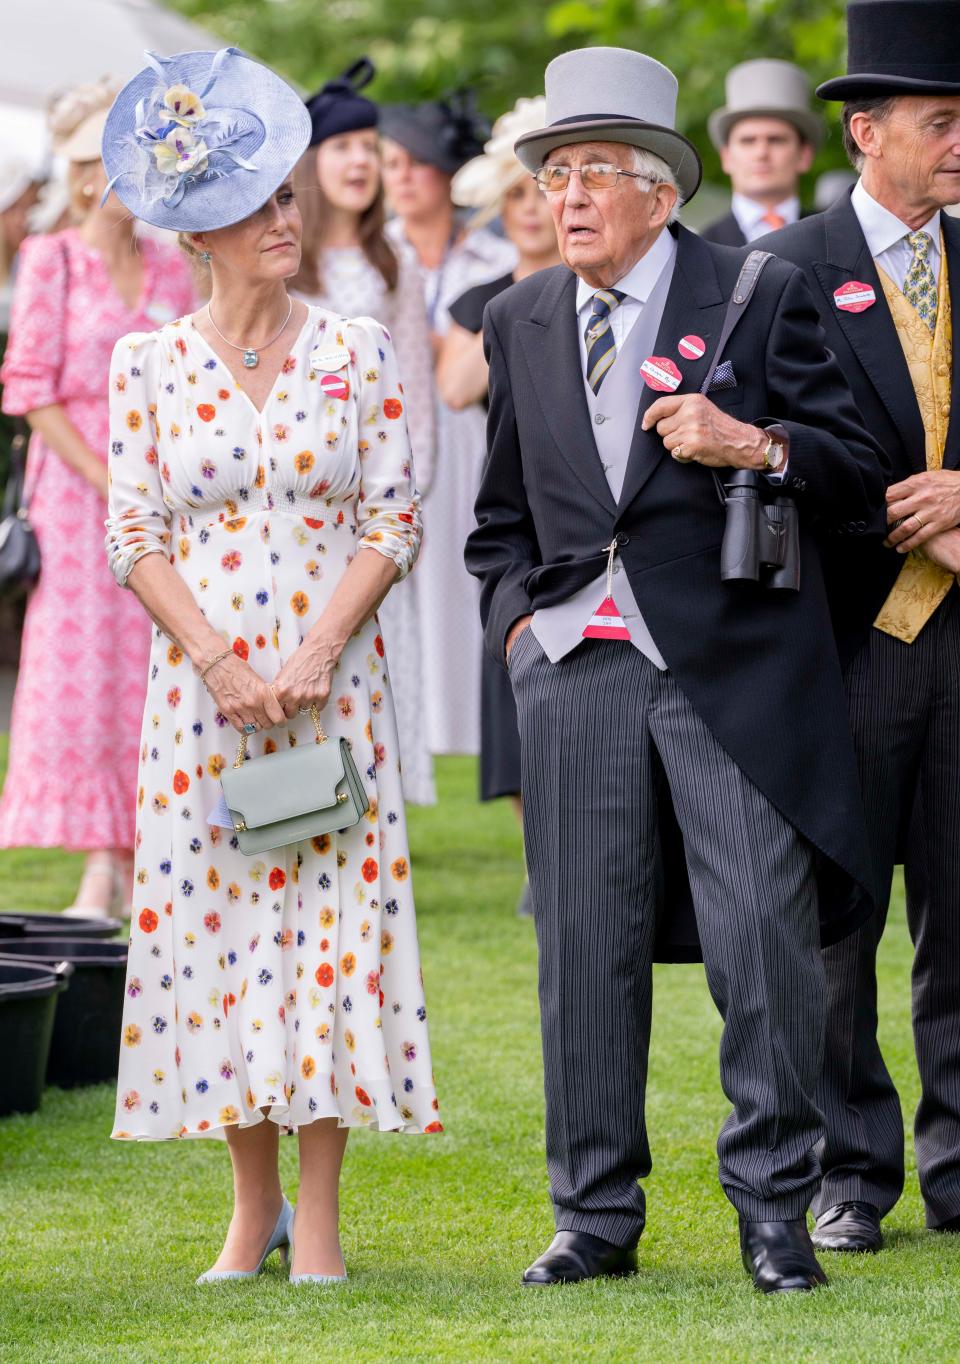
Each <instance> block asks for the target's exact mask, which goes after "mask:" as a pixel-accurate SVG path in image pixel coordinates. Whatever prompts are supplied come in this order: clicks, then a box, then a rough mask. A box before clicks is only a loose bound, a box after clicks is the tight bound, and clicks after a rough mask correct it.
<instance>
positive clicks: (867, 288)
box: [833, 279, 877, 313]
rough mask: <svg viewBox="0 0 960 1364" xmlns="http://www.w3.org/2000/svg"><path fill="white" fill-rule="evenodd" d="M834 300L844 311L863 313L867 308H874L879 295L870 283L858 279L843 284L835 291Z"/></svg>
mask: <svg viewBox="0 0 960 1364" xmlns="http://www.w3.org/2000/svg"><path fill="white" fill-rule="evenodd" d="M833 301H834V303H835V304H836V305H837V307H838V308H839V309H840V311H841V312H844V313H862V312H864V311H865V310H866V309H867V308H872V307H873V305H874V304H875V303H876V301H877V295H876V293H875V291H874V289H873V287H872V285H869V284H862V283H861V282H860V280H858V279H851V280H848V281H847V283H846V284H841V286H840V288H839V289H834V291H833Z"/></svg>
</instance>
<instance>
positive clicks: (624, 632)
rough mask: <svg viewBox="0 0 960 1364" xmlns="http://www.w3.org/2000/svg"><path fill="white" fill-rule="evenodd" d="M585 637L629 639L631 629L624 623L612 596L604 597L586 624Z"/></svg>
mask: <svg viewBox="0 0 960 1364" xmlns="http://www.w3.org/2000/svg"><path fill="white" fill-rule="evenodd" d="M581 638H583V639H629V638H630V631H629V630H628V629H627V627H626V626H625V625H624V623H623V616H621V614H620V612H619V611H618V610H617V603H616V602H615V601H614V600H613V598H612V597H604V599H603V601H602V602H601V603H600V605H599V606H598V607H597V609H596V611H594V613H593V615H592V616H591V617H590V619H589V620H588V621H587V623H586V625H585V626H584V630H583V635H582V636H581Z"/></svg>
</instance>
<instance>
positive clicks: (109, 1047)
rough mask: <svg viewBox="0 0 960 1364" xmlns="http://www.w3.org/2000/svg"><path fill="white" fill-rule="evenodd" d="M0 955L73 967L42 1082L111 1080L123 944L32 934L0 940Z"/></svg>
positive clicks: (124, 967) (68, 1086)
mask: <svg viewBox="0 0 960 1364" xmlns="http://www.w3.org/2000/svg"><path fill="white" fill-rule="evenodd" d="M67 922H68V923H69V922H70V920H68V921H67ZM0 957H16V958H17V960H19V961H27V960H30V961H33V962H37V963H38V964H39V965H41V966H46V967H47V969H48V970H50V969H51V968H52V967H54V966H56V964H57V962H60V961H66V962H69V963H70V965H71V966H72V967H73V975H72V977H71V979H70V991H69V994H67V995H65V996H64V997H63V999H62V1000H61V1001H60V1005H59V1007H58V1009H57V1017H56V1022H55V1023H54V1027H53V1041H52V1043H51V1046H50V1060H49V1062H48V1064H47V1084H50V1085H59V1086H60V1088H61V1089H73V1088H74V1087H75V1086H76V1085H97V1084H101V1083H102V1082H103V1081H104V1080H115V1079H116V1077H117V1058H118V1056H119V1052H120V1027H121V1023H122V1019H123V987H124V981H125V979H126V972H127V944H126V943H125V942H102V941H100V940H99V939H97V938H73V937H70V938H68V937H62V938H55V937H53V935H52V934H47V933H45V934H42V935H40V936H38V937H35V938H0Z"/></svg>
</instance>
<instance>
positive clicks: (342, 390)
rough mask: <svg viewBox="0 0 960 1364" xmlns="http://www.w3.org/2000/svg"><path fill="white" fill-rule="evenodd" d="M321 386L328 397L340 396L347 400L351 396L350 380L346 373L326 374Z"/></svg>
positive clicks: (342, 399) (342, 400)
mask: <svg viewBox="0 0 960 1364" xmlns="http://www.w3.org/2000/svg"><path fill="white" fill-rule="evenodd" d="M320 387H321V389H322V390H323V392H324V393H325V394H326V395H327V397H328V398H339V399H340V401H341V402H346V400H347V398H349V397H350V381H349V379H347V377H346V375H344V374H324V375H323V377H322V378H321V380H320Z"/></svg>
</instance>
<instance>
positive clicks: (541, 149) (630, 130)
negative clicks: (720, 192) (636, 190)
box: [516, 47, 703, 203]
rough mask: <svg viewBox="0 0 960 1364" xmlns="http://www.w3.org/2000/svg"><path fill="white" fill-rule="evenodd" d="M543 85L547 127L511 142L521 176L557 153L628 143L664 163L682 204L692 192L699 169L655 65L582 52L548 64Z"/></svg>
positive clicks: (614, 51)
mask: <svg viewBox="0 0 960 1364" xmlns="http://www.w3.org/2000/svg"><path fill="white" fill-rule="evenodd" d="M545 84H546V91H547V112H546V122H545V126H544V127H543V128H539V129H537V130H536V131H534V132H530V133H526V134H524V136H523V137H521V138H518V140H517V144H516V153H517V156H518V157H519V158H520V160H521V161H522V162H523V164H524V165H525V166H526V168H527V170H529V171H534V172H535V171H537V170H539V168H540V166H542V165H543V159H544V157H545V156H547V155H548V154H549V153H550V152H552V151H553V150H554V148H555V147H564V146H568V145H569V144H570V143H573V142H626V143H628V144H629V145H630V146H633V147H642V148H643V149H644V150H645V151H648V152H653V154H654V155H655V156H659V157H660V159H661V160H662V161H665V162H666V163H667V165H668V166H669V167H670V169H671V170H672V171H673V173H674V175H675V176H676V178H677V184H678V185H679V187H680V193H681V195H682V196H683V200H684V202H685V203H686V202H687V201H688V200H690V199H692V198H693V196H694V194H696V192H697V189H698V187H699V185H700V180H701V177H702V175H703V168H702V166H701V164H700V157H699V155H698V154H697V149H696V147H694V145H693V143H692V142H689V141H688V140H687V139H686V138H685V137H684V136H683V134H682V133H678V132H677V130H676V128H675V127H674V123H675V122H676V113H677V89H678V86H677V78H676V76H675V75H674V74H673V72H672V71H670V70H669V69H668V68H667V67H666V66H664V65H663V64H662V63H661V62H658V61H655V60H654V58H653V57H647V56H646V55H645V54H644V53H642V52H633V51H631V50H630V49H629V48H625V47H581V48H577V49H576V51H574V52H564V53H563V55H562V56H560V57H555V58H554V59H553V61H552V62H551V63H550V65H549V66H548V67H547V71H546V78H545Z"/></svg>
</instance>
